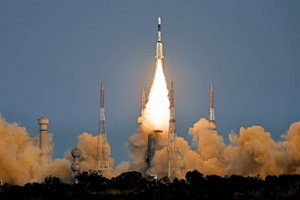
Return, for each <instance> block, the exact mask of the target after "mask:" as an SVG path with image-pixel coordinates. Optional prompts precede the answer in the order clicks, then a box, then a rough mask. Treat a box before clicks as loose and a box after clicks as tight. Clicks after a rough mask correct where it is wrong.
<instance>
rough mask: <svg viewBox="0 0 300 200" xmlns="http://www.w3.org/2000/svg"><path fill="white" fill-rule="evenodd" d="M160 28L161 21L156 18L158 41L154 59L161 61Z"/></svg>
mask: <svg viewBox="0 0 300 200" xmlns="http://www.w3.org/2000/svg"><path fill="white" fill-rule="evenodd" d="M160 26H161V19H160V17H159V18H158V33H157V34H158V35H157V36H158V40H157V44H156V56H155V58H157V59H163V58H164V56H163V45H162V43H161V30H160Z"/></svg>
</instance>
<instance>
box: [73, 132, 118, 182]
mask: <svg viewBox="0 0 300 200" xmlns="http://www.w3.org/2000/svg"><path fill="white" fill-rule="evenodd" d="M103 144H104V140H103V138H102V137H100V145H101V146H102V145H103ZM97 145H98V136H92V135H91V134H88V133H83V134H82V135H80V136H78V143H77V147H78V148H79V149H80V150H81V152H82V156H81V158H80V161H81V166H82V168H81V171H89V170H96V155H97ZM107 150H108V152H107V155H108V156H109V155H110V154H111V149H110V146H109V144H108V148H107ZM68 155H70V154H68ZM108 160H109V169H112V168H113V164H114V159H112V158H111V157H108ZM106 176H108V177H111V176H114V172H113V171H112V170H111V171H110V173H108V174H107V175H106Z"/></svg>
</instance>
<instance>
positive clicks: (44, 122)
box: [38, 116, 49, 157]
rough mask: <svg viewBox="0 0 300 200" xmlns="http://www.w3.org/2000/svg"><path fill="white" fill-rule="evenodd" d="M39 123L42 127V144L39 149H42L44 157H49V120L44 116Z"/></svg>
mask: <svg viewBox="0 0 300 200" xmlns="http://www.w3.org/2000/svg"><path fill="white" fill-rule="evenodd" d="M38 123H39V125H40V129H39V130H40V141H39V142H40V144H39V147H40V149H41V155H42V156H45V157H46V156H48V141H47V137H48V136H47V132H48V130H49V129H48V127H47V126H48V124H49V119H48V118H45V117H44V116H43V117H41V118H39V119H38Z"/></svg>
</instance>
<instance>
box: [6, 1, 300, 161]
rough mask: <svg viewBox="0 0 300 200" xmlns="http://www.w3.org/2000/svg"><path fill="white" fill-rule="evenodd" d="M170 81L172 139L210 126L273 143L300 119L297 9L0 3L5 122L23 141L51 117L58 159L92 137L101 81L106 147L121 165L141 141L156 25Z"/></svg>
mask: <svg viewBox="0 0 300 200" xmlns="http://www.w3.org/2000/svg"><path fill="white" fill-rule="evenodd" d="M158 17H161V18H162V42H163V45H164V56H165V59H164V65H165V74H166V79H167V82H168V84H170V81H172V80H173V81H174V89H175V109H176V120H177V124H176V125H177V134H178V135H179V136H182V137H184V138H185V139H186V140H187V141H189V143H190V144H191V145H192V143H193V142H192V138H191V136H189V134H188V129H189V127H192V126H193V124H194V123H195V122H197V121H198V120H199V119H200V118H202V117H204V118H208V116H209V90H210V83H211V82H213V83H214V91H215V110H216V123H217V131H218V133H219V134H220V135H222V136H223V137H224V139H225V143H227V144H228V143H229V140H228V135H229V133H230V132H231V131H234V132H235V133H238V131H239V129H240V127H249V126H252V125H260V126H262V127H264V128H265V130H266V131H267V132H270V133H271V135H272V138H273V139H274V140H275V141H278V140H281V138H280V136H281V135H283V134H285V132H286V131H287V130H288V128H289V126H290V124H291V123H293V122H296V121H299V120H300V20H299V19H300V2H299V1H298V0H295V1H293V0H289V1H231V0H229V1H83V0H82V1H34V0H32V1H28V0H25V1H4V0H0V20H1V21H0V28H1V29H0V67H1V68H0V112H1V115H2V117H4V118H5V119H6V120H7V121H8V122H18V123H19V124H20V126H23V127H25V128H26V129H27V131H28V132H29V134H30V136H32V137H34V136H37V135H38V134H39V131H38V130H37V129H38V128H39V126H38V124H37V119H38V118H40V117H41V116H43V115H44V116H45V117H47V118H49V119H50V124H49V126H48V128H49V129H50V130H49V132H50V133H52V134H53V135H54V141H55V148H54V155H53V157H54V158H62V157H63V156H64V152H66V151H67V150H71V149H72V148H74V147H75V146H76V143H77V137H78V136H79V135H81V134H82V133H83V132H88V133H90V134H92V135H97V132H98V123H99V115H100V114H99V110H100V109H99V91H100V84H101V82H104V89H105V100H106V102H105V111H106V113H105V114H106V127H107V138H108V141H109V143H110V144H111V148H112V155H111V157H113V158H114V159H115V160H116V163H115V166H116V165H117V164H119V163H120V162H121V161H128V160H129V158H128V155H127V149H126V142H127V140H128V138H129V137H130V136H131V135H132V134H133V133H136V132H138V123H137V118H138V116H139V114H140V93H141V87H142V83H145V88H146V94H148V93H149V89H150V86H151V82H152V77H153V73H154V67H155V58H154V56H155V46H156V42H157V18H158Z"/></svg>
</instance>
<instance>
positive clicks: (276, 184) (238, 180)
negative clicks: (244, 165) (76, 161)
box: [0, 170, 300, 200]
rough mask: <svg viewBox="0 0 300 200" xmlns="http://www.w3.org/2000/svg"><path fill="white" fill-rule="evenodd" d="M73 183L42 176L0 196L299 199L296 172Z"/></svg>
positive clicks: (126, 176) (89, 177) (0, 190)
mask: <svg viewBox="0 0 300 200" xmlns="http://www.w3.org/2000/svg"><path fill="white" fill-rule="evenodd" d="M76 178H77V183H76V184H68V183H63V182H62V180H60V179H59V178H57V177H46V178H45V180H44V182H43V183H27V184H26V185H24V186H16V185H9V184H4V185H3V186H1V187H0V199H1V200H2V199H3V200H5V199H26V200H27V199H32V200H35V199H72V200H73V199H118V200H119V199H120V200H121V199H130V200H132V199H139V200H140V199H163V200H166V199H270V200H271V199H272V200H275V199H300V175H280V176H279V177H276V176H267V177H266V179H265V180H262V179H261V178H260V177H259V176H256V177H242V176H237V175H232V176H228V177H220V176H217V175H210V176H206V177H205V176H203V174H201V173H200V172H198V171H196V170H195V171H192V172H188V173H187V174H186V180H183V179H180V180H178V179H174V180H173V181H170V180H169V179H168V178H167V177H165V178H162V179H160V180H149V179H147V178H145V177H143V176H142V174H141V173H139V172H126V173H123V174H121V175H120V176H117V177H114V178H112V179H107V178H105V177H103V176H101V175H99V174H98V173H96V172H92V171H90V172H82V173H80V174H78V175H77V177H76Z"/></svg>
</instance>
